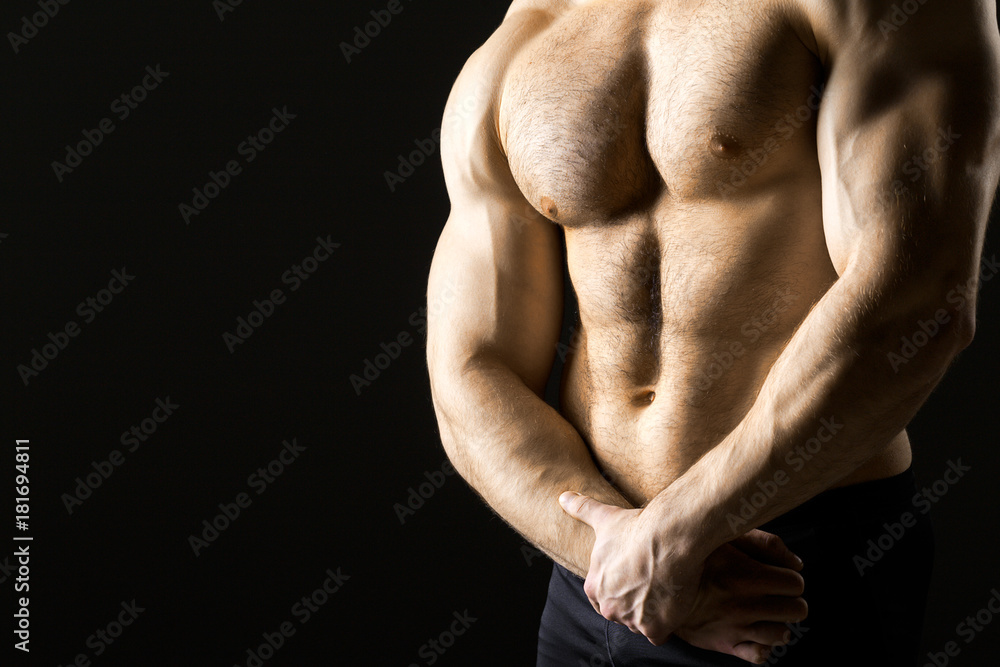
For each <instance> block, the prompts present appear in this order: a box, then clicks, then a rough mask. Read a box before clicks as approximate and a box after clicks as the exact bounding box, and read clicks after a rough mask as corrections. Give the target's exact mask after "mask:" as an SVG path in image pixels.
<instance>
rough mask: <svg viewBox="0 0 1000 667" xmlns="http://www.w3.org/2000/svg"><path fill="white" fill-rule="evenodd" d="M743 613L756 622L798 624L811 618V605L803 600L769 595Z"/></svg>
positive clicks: (745, 609)
mask: <svg viewBox="0 0 1000 667" xmlns="http://www.w3.org/2000/svg"><path fill="white" fill-rule="evenodd" d="M742 612H743V614H744V615H745V617H748V618H749V619H751V620H752V621H754V622H760V621H773V622H776V623H798V622H800V621H804V620H805V619H806V617H807V616H809V605H808V604H807V603H806V601H805V600H804V599H802V598H790V597H783V596H778V595H768V596H765V597H762V598H760V599H759V600H757V601H756V602H755V603H754V604H753V605H751V606H750V607H747V608H744V609H743V610H742Z"/></svg>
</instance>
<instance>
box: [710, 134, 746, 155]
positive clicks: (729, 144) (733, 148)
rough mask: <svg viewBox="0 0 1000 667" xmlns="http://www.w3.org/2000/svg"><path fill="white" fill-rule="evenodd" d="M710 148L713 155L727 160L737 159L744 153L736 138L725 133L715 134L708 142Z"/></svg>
mask: <svg viewBox="0 0 1000 667" xmlns="http://www.w3.org/2000/svg"><path fill="white" fill-rule="evenodd" d="M708 147H709V150H711V151H712V155H715V156H716V157H721V158H723V159H725V160H731V159H733V158H737V157H739V156H740V155H741V154H742V153H743V146H741V145H740V142H739V141H737V140H736V137H734V136H732V135H729V134H726V133H725V132H716V133H715V134H713V135H712V138H711V139H709V140H708Z"/></svg>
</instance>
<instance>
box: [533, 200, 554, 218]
mask: <svg viewBox="0 0 1000 667" xmlns="http://www.w3.org/2000/svg"><path fill="white" fill-rule="evenodd" d="M538 206H539V208H541V210H542V213H543V214H545V215H546V216H548V217H550V218H556V217H558V216H559V209H558V208H556V203H555V202H554V201H552V199H551V198H550V197H542V200H541V201H540V202H539V203H538Z"/></svg>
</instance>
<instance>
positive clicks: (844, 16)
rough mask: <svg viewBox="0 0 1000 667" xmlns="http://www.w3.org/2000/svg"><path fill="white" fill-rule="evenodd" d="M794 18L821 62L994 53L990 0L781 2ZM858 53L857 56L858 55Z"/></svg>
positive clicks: (997, 41)
mask: <svg viewBox="0 0 1000 667" xmlns="http://www.w3.org/2000/svg"><path fill="white" fill-rule="evenodd" d="M782 1H784V2H785V3H786V5H787V6H788V7H789V8H790V9H791V11H792V13H793V14H794V15H796V16H797V17H799V20H800V22H801V24H802V26H803V29H804V30H805V31H807V32H808V34H809V36H810V39H811V40H812V41H813V43H814V46H815V49H816V54H817V56H818V57H819V58H820V60H821V61H822V62H823V63H824V64H829V63H830V62H831V61H833V60H834V59H836V56H837V55H838V54H841V53H845V52H854V53H856V54H858V49H860V50H861V53H863V54H864V55H865V57H870V56H872V55H877V56H879V57H885V58H886V59H890V60H891V59H893V58H894V57H895V56H898V55H903V56H907V57H911V56H912V57H923V58H933V57H936V56H938V55H940V56H944V57H946V58H949V57H951V56H952V55H954V54H961V53H967V54H970V55H972V54H974V53H975V52H976V51H978V52H979V53H980V54H983V53H987V52H990V51H995V50H996V49H997V45H998V44H1000V35H998V31H997V13H996V4H995V3H994V2H993V1H992V0H948V2H937V1H933V0H905V1H902V0H782ZM859 55H860V54H859Z"/></svg>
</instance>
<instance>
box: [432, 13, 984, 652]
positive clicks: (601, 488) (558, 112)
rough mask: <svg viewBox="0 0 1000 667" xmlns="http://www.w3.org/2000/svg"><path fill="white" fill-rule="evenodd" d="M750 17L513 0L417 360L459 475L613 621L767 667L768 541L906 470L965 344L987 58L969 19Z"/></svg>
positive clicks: (479, 81)
mask: <svg viewBox="0 0 1000 667" xmlns="http://www.w3.org/2000/svg"><path fill="white" fill-rule="evenodd" d="M732 4H733V3H726V2H722V0H699V1H694V0H691V1H684V0H681V1H671V2H667V0H647V1H642V2H640V1H639V0H591V1H590V2H568V1H565V0H558V1H557V0H518V1H517V2H515V3H514V4H513V5H512V6H511V9H510V11H509V12H508V14H507V17H506V19H505V21H504V22H503V24H502V25H501V26H500V27H499V28H498V29H497V31H496V32H495V33H494V35H493V36H492V37H491V38H490V39H489V40H488V41H487V42H486V44H484V45H483V46H482V47H481V48H480V49H479V50H477V51H476V53H474V54H473V56H472V57H471V58H470V59H469V61H468V63H467V64H466V66H465V68H464V69H463V71H462V73H461V74H460V75H459V77H458V80H457V81H456V84H455V87H454V89H453V91H452V94H451V97H450V98H449V102H448V106H447V108H446V111H445V119H444V124H443V129H442V144H441V145H442V159H443V166H444V173H445V179H446V183H447V187H448V192H449V196H450V199H451V203H452V210H451V214H450V216H449V218H448V221H447V223H446V225H445V227H444V230H443V231H442V234H441V238H440V240H439V242H438V246H437V249H436V251H435V255H434V260H433V262H432V266H431V272H430V278H429V285H428V311H429V317H428V367H429V371H430V377H431V389H432V395H433V400H434V407H435V410H436V413H437V417H438V424H439V426H440V430H441V437H442V442H443V444H444V447H445V450H446V452H447V454H448V456H449V457H450V459H451V460H452V462H453V463H454V465H455V467H456V468H457V469H458V471H459V472H460V473H461V474H462V475H463V477H464V478H465V479H466V480H467V481H468V482H469V483H470V485H471V486H472V487H473V488H474V489H475V490H476V491H477V492H478V493H479V494H480V495H481V496H482V497H483V498H484V500H485V501H486V502H487V503H488V504H489V505H490V506H491V507H492V508H493V509H494V510H495V511H496V512H497V513H498V514H499V515H500V516H501V517H503V518H504V519H505V520H506V521H507V522H508V523H510V525H511V526H513V527H514V528H515V529H516V530H518V531H519V532H520V533H521V534H522V535H524V536H525V537H526V538H527V539H529V540H530V541H532V542H533V543H534V544H536V545H537V546H538V547H539V548H540V549H542V550H543V551H545V552H546V553H547V554H548V555H550V556H551V557H552V558H553V559H554V560H556V561H557V562H559V563H561V564H562V565H564V566H565V567H567V568H568V569H570V570H571V571H573V572H575V573H577V574H579V575H580V576H586V583H585V590H586V592H587V595H588V597H589V598H590V600H591V603H592V604H593V605H594V608H595V609H596V610H598V612H599V613H601V614H602V615H603V616H604V617H606V618H608V619H610V620H613V621H616V622H619V623H622V624H624V625H626V626H628V627H630V628H631V629H632V630H633V631H635V632H638V633H641V634H643V635H645V636H646V637H647V638H648V639H649V640H650V641H651V642H652V643H653V644H657V645H659V644H662V643H664V642H665V641H666V640H667V639H668V638H669V637H670V636H671V635H673V634H676V635H678V636H680V637H682V638H683V639H685V640H687V641H689V642H691V643H693V644H695V645H697V646H701V647H703V648H710V649H713V650H717V651H721V652H725V653H729V654H732V655H737V656H739V657H742V658H744V659H746V660H751V661H756V662H760V661H762V660H763V659H764V658H766V655H767V650H768V648H769V647H771V646H774V645H778V644H780V643H782V641H784V640H785V639H786V638H784V637H782V634H783V632H782V631H783V630H784V626H783V625H782V623H783V622H785V621H795V620H801V618H803V617H804V616H805V613H806V609H805V605H804V602H803V601H802V599H801V598H800V597H799V596H800V595H801V594H802V581H801V577H800V576H799V575H798V574H797V573H796V572H795V570H796V569H797V568H798V564H797V563H796V561H795V559H794V557H793V556H791V555H790V554H788V552H787V549H785V548H784V545H782V544H780V540H777V538H775V537H774V536H768V535H767V534H765V533H761V532H760V531H753V530H752V529H754V528H756V527H757V526H760V525H762V524H763V523H765V522H767V521H769V520H770V519H773V518H775V517H778V516H780V515H782V514H784V513H785V512H787V511H788V510H790V509H792V508H794V507H796V506H798V505H800V504H802V503H803V502H805V501H806V500H808V499H809V498H812V497H814V496H815V495H817V494H819V493H821V492H822V491H824V490H827V489H829V488H833V487H836V486H844V485H850V484H855V483H858V482H862V481H867V480H872V479H880V478H885V477H888V476H891V475H893V474H896V473H899V472H901V471H903V470H905V469H906V468H907V467H908V466H909V465H910V461H911V451H910V444H909V439H908V437H907V434H906V430H905V429H906V425H907V423H908V422H909V421H910V420H911V419H912V417H913V416H914V414H915V413H916V411H917V410H918V409H919V408H920V406H921V405H922V404H923V403H924V401H925V400H926V399H927V397H928V395H929V394H930V392H931V391H932V390H933V388H934V387H935V386H936V385H937V383H938V382H939V381H940V379H941V377H942V376H943V374H944V373H945V371H946V369H947V367H948V365H949V364H950V363H951V361H952V360H953V358H954V357H955V356H956V355H957V354H958V353H959V352H960V351H961V350H962V349H963V348H964V347H965V346H967V345H968V344H969V343H970V342H971V340H972V337H973V334H974V330H975V301H976V287H977V281H978V267H979V261H980V256H981V252H982V244H983V239H984V234H985V226H986V222H987V218H988V214H989V208H990V204H991V202H992V200H993V197H994V194H995V192H996V187H997V182H998V178H1000V163H998V156H1000V117H998V109H1000V92H998V91H1000V75H998V71H1000V35H998V34H997V29H996V15H995V7H994V5H993V3H988V2H985V1H979V0H955V1H952V2H949V3H940V2H933V1H930V2H927V3H926V4H924V5H922V6H920V9H919V10H918V11H917V12H916V13H915V14H913V15H912V16H908V17H907V20H906V22H905V23H903V24H902V25H900V26H895V25H894V24H892V23H891V22H888V23H884V24H880V21H883V22H885V21H887V20H888V18H889V17H890V16H891V12H892V5H893V3H892V2H888V1H886V0H759V1H754V2H746V3H741V4H740V5H739V6H738V7H736V8H729V7H728V5H732ZM886 25H890V26H892V27H894V28H898V29H895V30H892V29H887V28H885V26H886ZM820 92H821V95H820ZM563 247H565V253H566V261H567V265H568V267H569V274H570V278H571V280H572V282H573V287H574V290H575V292H576V295H577V300H578V302H579V314H580V316H579V322H578V325H577V327H576V330H577V332H578V333H577V339H576V341H575V344H574V345H573V346H572V350H571V353H570V356H569V357H568V359H567V364H566V368H565V372H564V376H563V386H562V392H561V404H560V409H559V410H558V411H557V410H554V409H552V408H551V407H550V406H548V405H547V404H546V403H545V402H544V400H543V399H542V396H543V392H544V387H545V383H546V380H547V378H548V376H549V373H550V371H551V368H552V364H553V361H554V357H555V353H556V344H557V342H558V339H559V334H560V325H561V321H562V310H563V303H562V294H563V284H562V269H561V253H562V252H563ZM956 291H957V293H958V294H959V295H961V296H962V297H963V298H961V299H957V298H955V294H956ZM931 321H935V322H937V323H938V327H937V329H936V333H935V334H934V335H932V336H927V337H926V342H925V344H923V345H922V346H920V348H919V350H918V352H917V353H916V354H915V355H912V358H909V357H903V358H905V361H903V362H898V361H893V356H892V355H896V359H898V358H900V355H901V349H902V348H901V340H902V339H903V338H907V339H914V334H915V332H919V331H921V323H923V324H924V325H926V323H927V322H931ZM925 330H926V328H925ZM602 473H603V474H602ZM779 480H780V483H779V482H778V481H779ZM772 482H775V484H774V493H773V494H769V498H768V500H767V502H766V503H765V504H764V506H763V507H761V508H758V509H757V511H756V512H755V513H754V514H753V515H752V516H751V517H749V518H745V517H743V516H742V515H741V514H740V510H741V507H743V505H744V503H745V501H746V499H748V498H750V497H751V496H753V494H754V493H756V492H758V491H759V490H760V489H761V488H764V487H763V486H762V485H765V486H766V485H768V484H769V483H772ZM557 499H558V500H557ZM734 540H736V541H735V542H734ZM733 572H743V573H745V574H744V576H732V574H731V573H733ZM736 609H744V610H746V609H752V610H753V611H752V612H749V613H747V612H745V611H744V612H743V615H739V614H738V613H737V612H736V611H735V610H736Z"/></svg>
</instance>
